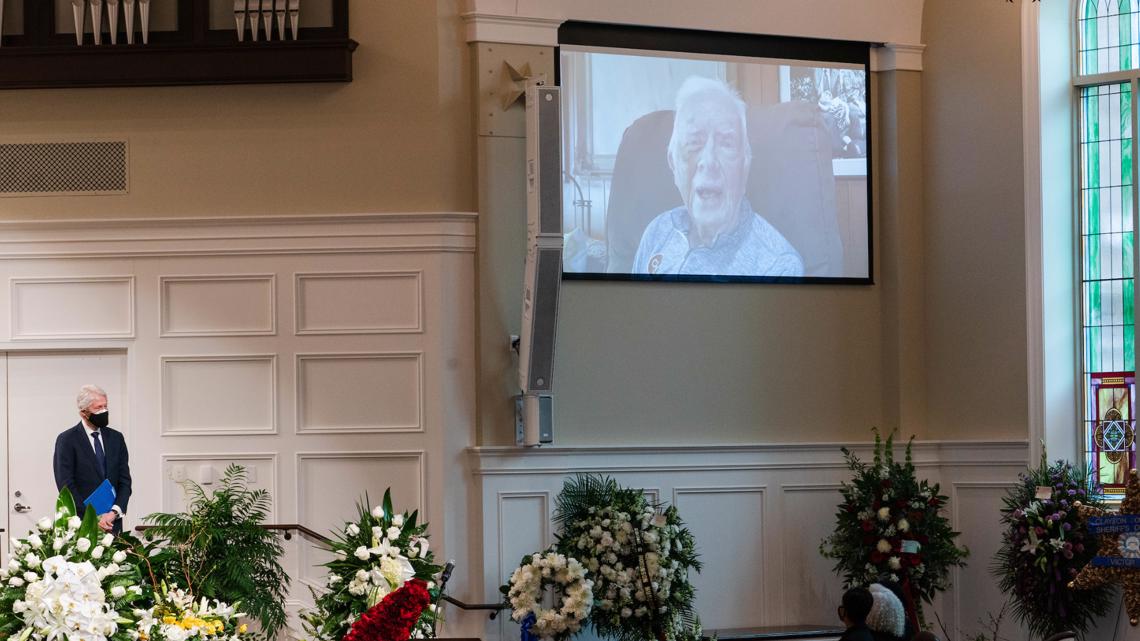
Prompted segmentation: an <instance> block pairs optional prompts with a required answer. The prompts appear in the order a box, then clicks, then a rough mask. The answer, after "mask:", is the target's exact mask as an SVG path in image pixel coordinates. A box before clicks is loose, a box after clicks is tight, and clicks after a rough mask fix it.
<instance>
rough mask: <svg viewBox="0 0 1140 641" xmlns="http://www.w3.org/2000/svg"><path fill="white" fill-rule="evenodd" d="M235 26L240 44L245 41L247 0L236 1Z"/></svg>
mask: <svg viewBox="0 0 1140 641" xmlns="http://www.w3.org/2000/svg"><path fill="white" fill-rule="evenodd" d="M234 24H235V25H236V26H237V37H238V42H243V41H244V40H245V0H234Z"/></svg>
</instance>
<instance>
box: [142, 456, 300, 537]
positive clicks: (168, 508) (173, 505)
mask: <svg viewBox="0 0 1140 641" xmlns="http://www.w3.org/2000/svg"><path fill="white" fill-rule="evenodd" d="M161 465H162V470H161V476H160V477H159V478H161V479H162V511H163V512H180V511H182V510H183V509H185V507H186V503H187V500H186V499H187V495H186V487H187V486H188V483H196V484H198V485H199V486H200V487H201V488H202V489H203V490H204V491H205V492H206V493H207V494H208V493H210V492H213V491H214V490H216V489H217V488H218V486H219V485H220V483H221V478H222V474H223V473H224V472H225V471H226V468H227V467H229V466H230V465H240V466H242V467H244V468H245V473H246V484H247V486H248V487H250V488H252V489H260V490H265V491H267V492H269V498H270V500H271V501H272V510H271V512H270V516H269V518H270V519H271V520H272V521H273V522H277V520H278V517H277V501H278V499H279V497H280V496H281V495H280V494H279V493H278V485H277V454H276V453H273V452H263V453H248V454H235V453H224V452H222V453H214V454H193V453H188V454H163V455H162V459H161Z"/></svg>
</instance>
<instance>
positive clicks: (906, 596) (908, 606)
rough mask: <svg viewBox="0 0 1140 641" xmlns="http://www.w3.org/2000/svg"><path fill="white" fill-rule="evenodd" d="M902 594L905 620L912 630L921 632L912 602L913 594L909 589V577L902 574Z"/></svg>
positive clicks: (914, 605) (916, 610)
mask: <svg viewBox="0 0 1140 641" xmlns="http://www.w3.org/2000/svg"><path fill="white" fill-rule="evenodd" d="M901 587H902V593H903V609H904V610H906V619H907V621H908V622H910V624H911V625H912V626H914V627H913V629H914V630H921V629H922V628H920V627H919V626H918V608H917V607H916V605H917V604H916V603H915V602H914V594H913V593H912V592H911V589H910V577H909V576H907V575H906V574H903V579H902V585H901Z"/></svg>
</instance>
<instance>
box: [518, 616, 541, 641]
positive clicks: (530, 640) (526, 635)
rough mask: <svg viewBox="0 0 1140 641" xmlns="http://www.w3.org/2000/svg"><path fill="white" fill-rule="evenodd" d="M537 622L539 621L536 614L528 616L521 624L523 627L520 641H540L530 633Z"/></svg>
mask: <svg viewBox="0 0 1140 641" xmlns="http://www.w3.org/2000/svg"><path fill="white" fill-rule="evenodd" d="M536 621H538V619H536V618H535V616H534V612H531V613H530V614H528V615H526V618H525V619H523V620H522V623H521V626H522V627H521V628H520V632H519V634H520V637H521V638H520V639H519V641H538V637H536V636H534V635H533V634H531V632H530V628H531V626H533V625H534V624H535V622H536Z"/></svg>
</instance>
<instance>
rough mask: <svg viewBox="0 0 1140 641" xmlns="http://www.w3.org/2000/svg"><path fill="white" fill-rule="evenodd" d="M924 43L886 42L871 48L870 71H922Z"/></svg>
mask: <svg viewBox="0 0 1140 641" xmlns="http://www.w3.org/2000/svg"><path fill="white" fill-rule="evenodd" d="M925 49H926V45H920V44H903V43H899V42H888V43H887V44H885V45H883V46H881V47H872V48H871V71H922V52H923V51H924V50H925Z"/></svg>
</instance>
